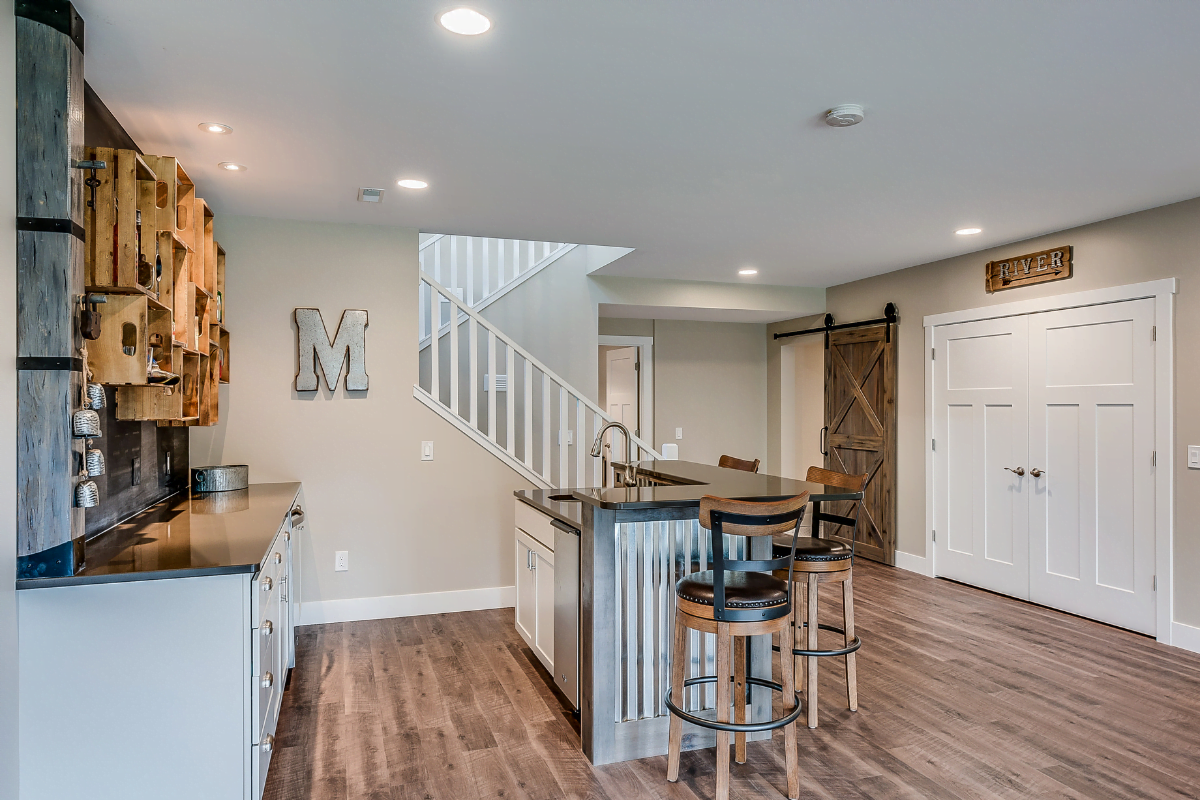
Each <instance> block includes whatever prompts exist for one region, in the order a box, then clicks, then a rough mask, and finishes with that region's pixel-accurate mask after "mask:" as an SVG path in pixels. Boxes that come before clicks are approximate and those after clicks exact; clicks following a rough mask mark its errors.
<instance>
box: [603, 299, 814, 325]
mask: <svg viewBox="0 0 1200 800" xmlns="http://www.w3.org/2000/svg"><path fill="white" fill-rule="evenodd" d="M801 315H802V312H801V313H797V312H794V311H792V312H784V311H757V310H754V309H745V308H687V307H683V306H630V305H614V304H612V303H601V304H600V316H601V317H604V318H609V319H686V320H693V321H696V322H754V323H762V324H765V323H771V322H779V321H781V320H785V319H792V318H794V317H796V316H801Z"/></svg>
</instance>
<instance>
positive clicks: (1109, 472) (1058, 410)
mask: <svg viewBox="0 0 1200 800" xmlns="http://www.w3.org/2000/svg"><path fill="white" fill-rule="evenodd" d="M1153 325H1154V301H1153V300H1132V301H1129V302H1124V303H1111V304H1107V305H1102V306H1090V307H1087V308H1076V309H1069V310H1064V311H1053V312H1049V313H1045V314H1033V315H1030V316H1029V375H1030V381H1029V408H1030V428H1029V441H1030V451H1029V464H1028V467H1029V468H1030V474H1029V475H1028V476H1027V477H1026V478H1025V480H1026V481H1027V482H1029V489H1030V491H1029V503H1030V552H1031V554H1032V555H1031V558H1030V573H1029V579H1030V586H1029V599H1030V600H1032V601H1033V602H1035V603H1041V604H1043V605H1048V606H1051V607H1054V608H1059V609H1062V610H1064V611H1070V612H1072V613H1075V614H1080V615H1082V616H1086V617H1091V618H1094V619H1099V620H1102V621H1104V622H1108V623H1111V624H1114V625H1119V626H1121V627H1123V628H1129V629H1131V630H1136V631H1140V632H1142V633H1154V631H1155V607H1154V572H1155V563H1154V562H1155V558H1154V556H1155V553H1154V519H1155V509H1154V481H1155V475H1154V473H1155V467H1154V461H1155V457H1154V341H1153V332H1152V329H1153ZM1034 470H1037V471H1038V472H1041V473H1043V474H1042V475H1040V476H1035V475H1034V474H1033V471H1034Z"/></svg>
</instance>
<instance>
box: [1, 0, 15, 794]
mask: <svg viewBox="0 0 1200 800" xmlns="http://www.w3.org/2000/svg"><path fill="white" fill-rule="evenodd" d="M15 31H16V28H15V25H14V17H13V6H12V3H5V4H4V6H3V8H0V186H2V187H4V189H3V191H0V308H7V309H8V312H6V313H5V314H3V315H2V316H3V317H4V319H5V324H4V325H0V420H3V423H0V497H7V498H9V501H8V502H6V503H0V509H2V511H0V575H7V576H9V577H7V578H4V579H3V580H0V797H13V798H15V797H16V796H17V595H16V592H15V591H13V584H12V580H13V576H14V575H16V574H17V512H16V496H17V474H16V470H17V331H16V326H15V325H14V324H13V320H15V319H16V315H17V196H16V180H17V178H16V162H17V155H16V152H17V142H16V124H17V121H16V106H17V99H16V83H17V81H16V66H15V63H14V61H15V54H16V41H15V39H14V37H15Z"/></svg>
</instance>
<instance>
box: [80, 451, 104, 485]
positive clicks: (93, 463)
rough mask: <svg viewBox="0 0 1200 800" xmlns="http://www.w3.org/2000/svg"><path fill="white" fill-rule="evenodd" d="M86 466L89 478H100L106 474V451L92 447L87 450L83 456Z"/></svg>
mask: <svg viewBox="0 0 1200 800" xmlns="http://www.w3.org/2000/svg"><path fill="white" fill-rule="evenodd" d="M83 463H84V466H85V467H86V468H87V474H88V477H89V478H98V477H100V476H101V475H103V474H104V453H102V452H100V451H99V450H97V449H95V448H92V449H91V450H88V451H87V454H86V455H84V457H83Z"/></svg>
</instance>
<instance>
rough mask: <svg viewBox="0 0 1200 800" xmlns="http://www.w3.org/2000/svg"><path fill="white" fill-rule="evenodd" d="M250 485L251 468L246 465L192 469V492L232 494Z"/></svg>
mask: <svg viewBox="0 0 1200 800" xmlns="http://www.w3.org/2000/svg"><path fill="white" fill-rule="evenodd" d="M249 485H250V467H249V466H248V465H246V464H230V465H227V466H221V467H193V468H192V491H195V492H232V491H236V490H237V489H245V488H246V487H247V486H249Z"/></svg>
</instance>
